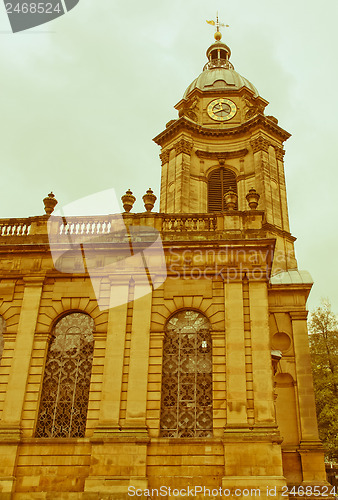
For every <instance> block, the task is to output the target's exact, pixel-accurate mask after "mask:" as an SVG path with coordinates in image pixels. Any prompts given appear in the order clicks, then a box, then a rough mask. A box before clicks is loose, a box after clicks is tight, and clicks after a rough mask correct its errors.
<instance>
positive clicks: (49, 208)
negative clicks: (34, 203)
mask: <svg viewBox="0 0 338 500" xmlns="http://www.w3.org/2000/svg"><path fill="white" fill-rule="evenodd" d="M57 203H58V201H57V199H56V198H55V194H54V193H53V192H52V191H51V192H50V193H49V195H48V196H47V197H46V198H44V199H43V204H44V205H45V212H46V214H47V215H51V214H52V213H53V212H54V208H55V206H56V205H57Z"/></svg>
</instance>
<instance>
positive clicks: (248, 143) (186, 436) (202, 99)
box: [0, 42, 326, 500]
mask: <svg viewBox="0 0 338 500" xmlns="http://www.w3.org/2000/svg"><path fill="white" fill-rule="evenodd" d="M214 45H215V47H216V48H215V47H214V46H211V48H210V49H209V55H210V54H211V55H210V61H212V64H213V65H214V66H215V65H216V66H215V67H216V69H217V58H215V57H214V58H213V56H212V53H213V52H212V51H213V50H214V49H215V50H216V49H217V50H224V51H225V52H226V49H228V48H227V47H226V46H225V45H224V44H221V43H219V42H217V43H216V44H214ZM223 45H224V47H225V49H224V48H222V46H223ZM213 47H214V48H213ZM219 47H221V49H219ZM228 51H229V49H228ZM219 64H223V63H222V62H220V63H219ZM214 66H213V67H214ZM223 66H224V65H223ZM220 67H222V66H220ZM224 68H225V67H224ZM206 71H209V72H211V76H212V74H213V73H212V71H214V70H213V69H206ZM224 71H230V72H232V71H233V70H232V69H231V68H230V69H229V67H226V68H225V69H224ZM224 75H225V76H224V79H223V80H222V78H221V77H220V75H219V73H218V77H217V78H214V83H216V84H215V85H214V86H212V85H211V86H210V85H209V87H208V89H204V88H202V89H201V88H198V87H194V86H190V87H189V88H190V90H189V92H188V94H187V95H185V97H184V99H183V100H182V101H180V103H178V105H177V106H176V107H177V109H178V111H179V118H178V120H174V121H172V122H170V123H169V124H168V126H167V128H166V129H165V131H163V132H162V133H161V134H159V135H158V136H157V137H156V138H155V141H156V142H157V143H158V144H159V145H160V146H161V148H162V149H161V160H162V181H161V200H160V213H151V212H150V211H148V212H145V213H141V214H134V213H125V214H123V217H122V218H121V220H122V221H123V223H124V227H125V231H126V235H127V237H126V238H124V237H121V236H120V235H117V234H115V233H114V231H113V229H112V228H113V227H114V221H115V219H116V217H115V216H106V217H105V216H101V217H88V218H74V219H68V220H67V221H66V220H63V219H58V218H57V217H53V215H52V216H51V217H50V218H49V216H48V215H46V216H41V217H33V218H27V219H21V220H19V219H6V220H4V219H3V220H1V221H0V228H1V229H0V253H1V261H0V273H1V275H0V278H1V281H0V315H1V316H2V318H3V319H4V320H5V327H4V332H3V336H4V352H3V356H2V361H1V366H0V412H1V413H0V415H1V421H0V454H1V460H0V492H1V493H0V498H1V499H4V500H5V499H10V498H13V499H15V500H28V499H53V500H54V499H65V500H73V499H74V500H75V499H83V500H94V499H97V500H99V499H117V500H123V499H126V498H129V497H130V496H136V489H139V490H142V492H143V490H147V489H148V490H152V489H154V490H156V489H158V490H159V491H160V488H161V487H162V488H166V489H164V490H162V493H163V492H165V494H162V495H161V498H170V494H169V490H168V489H169V487H170V488H171V490H174V489H177V490H181V489H182V490H184V489H187V488H188V487H191V488H195V487H196V488H197V490H196V493H197V494H196V496H195V498H200V499H201V498H205V494H204V493H205V492H203V491H201V489H200V488H202V489H203V488H207V489H210V490H216V489H217V490H219V489H220V488H221V489H225V490H226V489H229V490H234V489H236V488H237V489H242V490H244V489H245V490H246V491H248V490H249V491H251V489H252V490H256V489H259V490H260V496H261V497H264V498H267V497H268V496H273V492H274V491H276V496H277V497H278V498H279V497H281V495H282V493H284V496H285V493H287V489H288V488H291V487H292V486H294V485H297V487H298V486H299V485H301V486H303V487H306V486H309V487H313V486H314V485H317V486H318V487H322V486H323V485H324V484H325V478H326V475H325V467H324V460H323V451H322V448H321V443H320V441H319V439H318V431H317V424H316V414H315V404H314V393H313V387H312V375H311V365H310V354H309V347H308V339H307V327H306V317H307V311H306V300H307V297H308V294H309V292H310V289H311V286H312V282H311V279H310V278H309V277H308V275H307V274H306V273H304V272H303V273H302V272H300V271H298V269H297V262H296V259H295V255H294V248H293V243H294V240H295V238H294V237H292V236H291V234H290V232H289V222H288V210H287V200H286V189H285V178H284V170H283V151H284V150H283V142H284V141H285V140H286V139H287V138H288V137H289V134H288V133H287V132H285V131H284V130H283V129H281V128H280V127H279V126H278V124H277V123H276V122H277V120H276V119H274V118H273V117H266V116H265V115H264V114H263V113H264V107H265V106H266V104H267V103H266V101H264V99H262V98H261V97H259V96H258V95H255V94H254V90H253V89H252V87H250V86H245V85H244V86H243V85H242V86H236V85H235V83H236V81H237V80H236V79H235V77H234V75H232V77H233V81H234V82H235V83H234V84H233V85H232V84H231V85H230V84H229V81H228V82H227V81H226V79H227V78H229V75H228V73H224ZM235 76H236V75H235ZM220 81H221V84H219V83H217V82H220ZM222 81H223V84H222ZM209 83H210V82H209ZM215 99H223V100H224V101H222V102H226V100H227V99H228V100H231V102H232V103H235V106H236V109H237V112H236V114H235V116H234V117H233V118H232V119H229V120H228V121H227V120H226V119H224V120H223V121H222V120H221V119H220V120H219V121H216V119H215V116H217V110H218V109H220V108H218V107H217V105H216V108H215V110H216V113H215V114H214V118H212V117H211V116H210V113H209V114H208V109H211V108H210V101H212V100H215ZM225 110H226V112H228V111H227V108H225ZM219 116H222V115H219ZM218 169H220V170H222V169H223V170H222V172H227V171H231V172H232V173H233V174H234V175H235V178H236V188H237V193H235V196H236V195H237V197H238V209H236V210H223V211H215V212H208V201H207V200H208V196H209V197H210V189H211V187H210V182H209V179H210V175H211V173H212V172H213V171H215V170H218ZM222 175H223V174H222ZM224 175H225V174H224ZM222 182H223V181H222ZM217 186H218V185H216V188H215V189H218V187H217ZM251 188H254V189H255V190H256V192H257V193H259V195H260V198H259V202H258V207H257V209H256V208H251V209H250V208H249V206H248V203H247V199H246V195H247V193H248V192H249V190H250V189H251ZM222 189H223V188H222ZM257 199H258V198H257ZM140 228H142V231H143V232H142V231H141V229H140ZM135 229H139V230H140V231H141V232H139V233H135ZM147 231H148V233H149V234H152V235H153V236H154V235H155V234H159V235H160V236H161V238H160V239H161V252H162V249H163V255H164V257H165V263H166V279H164V278H165V277H163V276H161V275H160V273H159V272H158V271H156V270H158V269H159V265H158V260H160V256H161V255H162V254H160V252H159V251H156V249H155V250H154V249H153V250H151V253H150V254H149V253H148V254H147V255H146V251H147V248H148V249H149V246H151V245H150V244H149V240H147V237H148V236H149V234H148V233H147ZM135 234H136V235H137V237H135ZM147 234H148V236H147V237H143V236H144V235H147ZM89 236H90V238H89ZM51 238H52V240H51ZM130 238H131V239H130ZM133 238H134V239H133ZM51 241H52V242H53V243H52V244H53V248H55V249H56V250H55V252H56V253H57V252H59V260H57V261H56V260H55V255H56V254H55V252H54V253H53V249H52V253H51ZM69 241H71V245H70V244H69ZM131 241H132V246H133V250H134V251H133V252H132V253H131V254H130V248H131ZM153 241H154V238H153V239H152V240H151V242H153ZM135 242H137V252H138V253H137V252H135V248H136V247H134V243H135ZM135 244H136V243H135ZM79 252H80V253H79ZM139 254H142V255H143V260H142V261H140V262H143V264H144V267H143V270H142V269H141V267H142V266H141V267H140V266H138V267H137V266H136V267H135V266H134V265H133V264H132V262H131V261H130V260H128V259H129V257H130V256H131V257H135V256H137V255H139ZM144 255H146V257H144ZM147 259H148V260H147ZM88 269H89V271H88ZM144 269H146V272H144ZM154 269H155V271H154V272H151V271H152V270H154ZM141 271H142V272H141ZM179 312H182V313H184V314H186V313H188V315H187V317H194V318H197V317H203V318H205V324H207V325H209V326H208V335H210V339H211V340H210V342H211V351H210V352H211V359H212V363H211V365H210V367H209V368H203V369H201V368H198V367H196V366H193V363H192V362H190V365H189V368H187V369H186V371H182V370H183V368H182V366H180V368H179V370H181V371H180V372H177V373H179V376H178V378H177V381H176V382H175V381H174V382H173V384H174V385H175V383H176V384H177V386H175V387H174V389H172V388H171V389H170V388H169V389H168V391H169V394H171V397H173V398H174V402H173V403H168V402H167V401H165V398H164V397H163V391H164V385H163V384H164V382H163V381H164V380H165V374H166V373H167V375H168V374H169V375H168V376H169V378H170V376H171V375H172V373H171V372H170V370H169V372H166V371H165V370H166V367H165V365H164V362H163V360H164V358H165V356H164V354H165V353H164V352H163V349H164V346H165V345H169V344H166V343H165V341H166V339H167V337H168V338H169V337H170V335H171V334H172V333H171V332H172V330H170V328H169V327H168V325H169V322H170V319H171V318H174V317H175V314H177V313H179ZM74 313H81V314H85V315H88V316H89V317H90V318H92V320H93V322H94V328H93V332H92V336H93V342H94V350H93V357H92V361H90V365H88V366H89V368H88V367H87V368H86V370H87V372H86V373H87V374H88V370H91V374H90V385H89V392H88V398H87V399H86V397H85V396H83V397H82V399H81V401H82V403H81V405H82V406H81V405H80V403H78V402H77V400H76V398H77V397H78V396H77V395H76V394H77V392H76V391H75V392H73V393H72V394H75V396H74V397H73V400H72V401H71V402H70V403H69V404H70V405H71V413H72V415H73V414H74V418H75V416H76V414H77V412H79V411H80V413H81V411H82V413H83V412H84V415H85V418H86V425H85V431H84V433H83V435H80V436H78V435H76V429H77V427H76V425H75V424H72V428H71V424H69V422H68V421H67V418H68V416H69V412H68V411H64V412H63V414H62V405H61V406H60V407H58V408H54V407H53V404H54V403H53V401H52V400H51V401H49V400H48V394H49V393H48V384H47V383H46V382H44V380H45V378H46V374H45V372H46V366H47V361H48V360H50V357H51V356H53V355H55V353H54V354H53V352H54V351H53V349H52V348H51V347H50V346H51V342H52V340H53V339H55V338H56V337H57V335H58V334H57V325H60V324H61V323H60V321H61V320H62V318H65V317H67V316H68V315H69V314H74ZM81 314H80V315H79V317H80V316H81ZM189 315H190V316H189ZM183 327H184V328H183ZM177 328H178V330H177V331H179V332H180V333H179V334H178V335H181V337H177V338H180V339H181V340H179V342H181V344H180V349H181V350H180V353H181V354H180V356H182V359H183V357H184V356H186V358H185V359H187V360H188V361H189V359H190V358H189V352H193V351H192V350H191V351H189V349H193V348H192V347H191V345H190V346H188V347H184V345H183V344H184V342H185V341H187V339H188V340H189V341H192V340H193V339H194V338H195V337H196V336H195V337H194V335H193V334H192V330H191V328H192V327H191V326H190V327H189V322H188V320H187V323H186V324H184V325H183V326H182V327H180V324H179V323H178V326H177ZM180 328H181V330H180ZM189 328H190V329H189ZM184 332H188V333H184ZM62 335H63V337H62ZM67 335H68V337H67ZM184 335H185V337H184ZM189 335H190V337H189ZM59 338H60V339H61V340H60V345H61V344H62V342H63V343H64V344H63V347H62V349H64V350H65V352H66V351H67V352H68V354H69V353H70V351H71V355H72V356H73V358H74V356H75V354H74V353H75V351H76V348H75V344H76V342H79V344H78V345H79V346H82V344H81V342H82V340H81V332H78V330H77V329H76V327H73V329H69V330H67V332H66V333H65V332H61V333H60V337H59ZM208 338H209V337H208ZM69 339H71V340H69ZM182 339H183V340H182ZM68 341H69V342H71V347H69V346H68V347H64V346H65V345H66V344H67V342H68ZM72 342H73V343H72ZM204 342H206V341H202V343H201V345H197V347H196V344H194V345H195V348H194V349H195V351H194V352H195V353H196V352H197V351H198V352H200V353H202V354H201V357H200V358H198V357H197V358H196V359H197V360H200V359H202V360H203V359H204V358H203V349H206V348H207V347H206V345H207V344H206V343H205V344H204ZM76 345H77V344H76ZM60 349H61V348H60ZM166 349H168V347H166ZM184 349H185V351H184ZM60 352H61V351H60ZM76 352H78V354H77V355H78V356H80V357H79V358H76V359H80V361H76V363H77V365H76V366H77V368H76V370H75V371H76V374H77V375H76V377H80V375H79V374H81V373H83V370H82V372H81V369H80V368H79V367H80V364H81V363H80V362H82V361H83V356H82V358H81V352H82V351H81V348H79V349H78V351H76ZM182 353H184V354H182ZM58 354H59V351H58ZM68 354H67V355H68ZM191 356H192V354H191ZM74 359H75V358H74ZM81 359H82V361H81ZM191 359H192V358H191ZM87 361H88V359H87ZM190 361H191V360H190ZM180 362H181V361H180ZM198 362H200V361H198ZM196 363H197V362H196ZM182 364H183V361H182V363H181V365H182ZM65 366H66V365H65V364H64V365H63V367H61V368H60V371H59V372H55V373H58V374H59V375H57V376H56V375H55V377H54V378H57V377H61V376H64V373H65V370H66V368H65ZM208 370H209V371H208ZM207 372H208V373H207ZM72 373H73V372H72ZM74 373H75V372H74ZM173 373H174V372H173ZM175 373H176V372H175ZM175 373H174V375H175ZM206 373H207V376H208V377H209V376H210V380H212V390H211V389H210V387H209V389H208V390H211V392H210V394H211V397H212V400H211V401H210V400H208V401H207V402H205V401H204V402H199V403H198V402H197V399H198V396H196V389H199V386H198V384H199V382H198V381H199V380H201V379H200V375H201V374H202V375H203V376H204V379H203V380H206V379H207V376H206V375H205V374H206ZM174 375H173V376H174ZM175 376H176V375H175ZM192 376H194V377H195V379H194V380H195V386H194V385H191V380H192V379H191V377H192ZM71 377H73V375H72V374H69V379H70V378H71ZM179 377H181V379H180V380H178V379H179ZM184 377H186V378H187V380H188V382H187V387H188V389H186V388H185V386H184V384H185V382H184V380H183V379H184ZM189 377H190V378H189ZM167 378H168V377H167ZM79 380H80V379H79ZM170 380H172V379H170ZM68 382H69V380H68V379H67V377H66V378H65V383H64V384H61V385H60V383H58V381H56V385H57V387H58V389H57V390H58V391H59V393H61V392H62V391H63V390H65V391H66V387H68V385H67V384H68ZM73 382H74V381H73ZM73 382H72V383H73ZM74 383H75V382H74ZM44 384H45V385H44ZM189 384H190V385H189ZM201 384H202V383H200V385H201ZM169 385H170V384H169ZM202 385H203V384H202ZM209 386H210V384H209ZM46 387H47V389H46ZM189 387H190V389H189ZM177 388H178V389H177ZM50 390H51V389H50ZM184 390H187V391H188V395H186V396H185V397H184V398H183V396H182V394H183V392H184ZM203 390H204V389H203ZM46 391H47V392H46ZM170 391H171V392H170ZM189 391H190V392H191V394H190V395H189ZM59 393H58V394H57V395H56V396H55V397H57V398H60V394H59ZM194 394H195V395H194ZM203 394H204V395H205V394H206V392H205V391H204V392H203ZM175 397H176V400H175ZM43 398H45V400H46V401H47V403H48V401H49V403H48V404H50V407H51V408H52V407H53V408H54V409H53V410H50V415H48V412H49V410H48V409H47V410H44V411H45V413H41V412H42V410H41V408H42V401H43V400H44V399H43ZM46 398H47V399H46ZM50 399H52V397H51V398H50ZM78 399H79V398H78ZM75 400H76V401H75ZM79 400H80V399H79ZM60 401H61V399H60ZM62 401H65V400H62ZM47 403H46V404H47ZM63 404H65V403H63ZM67 404H68V403H67ZM170 404H171V405H172V406H170ZM194 405H195V406H194ZM84 407H85V408H84ZM169 407H170V408H176V409H177V415H178V416H177V419H178V420H177V422H176V424H173V425H174V427H175V425H176V431H172V435H171V436H168V432H167V431H166V427H165V425H166V424H163V412H164V411H165V409H168V408H169ZM206 407H208V408H209V409H210V412H211V414H212V422H211V429H212V430H211V434H210V433H209V434H208V432H207V431H206V430H205V429H206V427H203V426H204V423H203V422H205V419H206V417H205V415H206V413H205V408H206ZM60 408H61V409H60ZM79 408H80V410H79ZM197 410H198V411H200V414H201V415H202V420H201V422H202V423H201V424H198V425H196V421H194V422H193V423H192V424H191V422H190V421H189V419H191V416H192V415H193V414H194V411H195V412H196V415H197ZM184 412H185V413H186V415H187V417H184V414H185V413H184ZM203 412H204V413H203ZM61 414H62V415H61ZM51 415H52V416H51ZM60 415H61V416H60ZM161 416H162V417H161ZM72 418H73V417H72ZM161 418H162V420H161ZM196 418H197V417H196ZM39 419H40V420H39ZM44 419H45V420H44ZM48 419H49V420H48ZM203 419H204V420H203ZM38 421H39V422H40V421H43V422H45V424H44V427H43V429H45V430H43V431H41V432H40V431H39V432H38V430H37V429H38ZM60 421H62V422H63V423H60ZM66 421H67V422H66ZM46 422H47V423H46ZM48 422H49V423H48ZM64 422H66V423H64ZM205 425H206V424H205ZM46 429H47V430H46ZM48 429H49V430H48ZM191 429H194V430H191ZM196 429H197V430H196ZM51 432H52V434H50V433H51ZM37 433H38V434H39V437H37ZM67 433H68V434H67ZM80 434H81V433H80ZM128 488H129V496H128ZM267 488H268V490H267ZM275 488H276V490H274V489H275ZM268 491H270V492H271V491H272V493H270V495H269V494H268ZM237 496H238V497H239V498H241V497H245V496H248V494H247V493H246V492H244V493H243V495H241V494H238V495H237ZM249 496H257V494H255V493H254V492H251V493H250V495H249ZM286 496H287V495H286ZM309 496H310V495H307V497H309ZM316 496H317V495H316ZM157 497H158V496H156V492H153V493H152V492H151V491H149V492H145V494H144V495H143V498H152V499H153V498H154V499H155V498H157ZM176 497H177V498H184V497H185V495H184V492H181V496H179V495H176ZM210 497H211V498H217V495H216V493H215V492H214V493H213V494H212V495H211V496H210Z"/></svg>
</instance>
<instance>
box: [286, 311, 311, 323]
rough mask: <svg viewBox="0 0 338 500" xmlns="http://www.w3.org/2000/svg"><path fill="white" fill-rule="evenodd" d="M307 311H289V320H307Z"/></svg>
mask: <svg viewBox="0 0 338 500" xmlns="http://www.w3.org/2000/svg"><path fill="white" fill-rule="evenodd" d="M307 315H308V311H290V317H291V320H292V321H294V320H301V321H306V320H307Z"/></svg>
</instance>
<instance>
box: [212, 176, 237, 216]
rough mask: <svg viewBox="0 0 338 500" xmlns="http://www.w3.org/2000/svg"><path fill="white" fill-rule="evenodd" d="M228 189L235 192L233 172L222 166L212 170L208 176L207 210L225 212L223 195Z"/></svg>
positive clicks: (235, 184)
mask: <svg viewBox="0 0 338 500" xmlns="http://www.w3.org/2000/svg"><path fill="white" fill-rule="evenodd" d="M229 189H232V190H233V191H235V193H236V194H237V182H236V176H235V174H234V173H233V172H232V171H231V170H229V169H228V168H224V167H221V168H218V169H216V170H213V171H212V172H211V174H210V175H209V177H208V212H225V203H224V195H225V194H226V192H227V191H228V190H229ZM237 209H238V208H237V206H236V207H235V210H237Z"/></svg>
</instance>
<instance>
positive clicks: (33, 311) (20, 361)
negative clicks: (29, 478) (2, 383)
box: [0, 276, 44, 500]
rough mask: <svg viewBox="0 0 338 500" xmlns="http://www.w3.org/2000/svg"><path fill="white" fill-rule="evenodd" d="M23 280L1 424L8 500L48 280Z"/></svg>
mask: <svg viewBox="0 0 338 500" xmlns="http://www.w3.org/2000/svg"><path fill="white" fill-rule="evenodd" d="M23 280H24V282H25V288H24V294H23V299H22V306H21V312H20V318H19V324H18V331H17V335H16V341H15V346H14V354H13V361H12V366H11V371H10V374H9V379H8V385H7V390H6V396H5V401H4V408H3V414H2V420H1V422H0V464H1V465H0V491H1V498H2V499H4V500H5V499H6V498H8V499H9V498H11V493H12V492H13V491H14V486H15V477H14V476H15V466H16V457H17V450H18V446H19V442H20V435H21V416H22V409H23V404H24V399H25V394H26V386H27V380H28V373H29V367H30V362H31V357H32V349H33V342H34V334H35V330H36V323H37V319H38V314H39V307H40V300H41V294H42V288H43V281H44V277H43V276H27V277H24V278H23Z"/></svg>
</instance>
